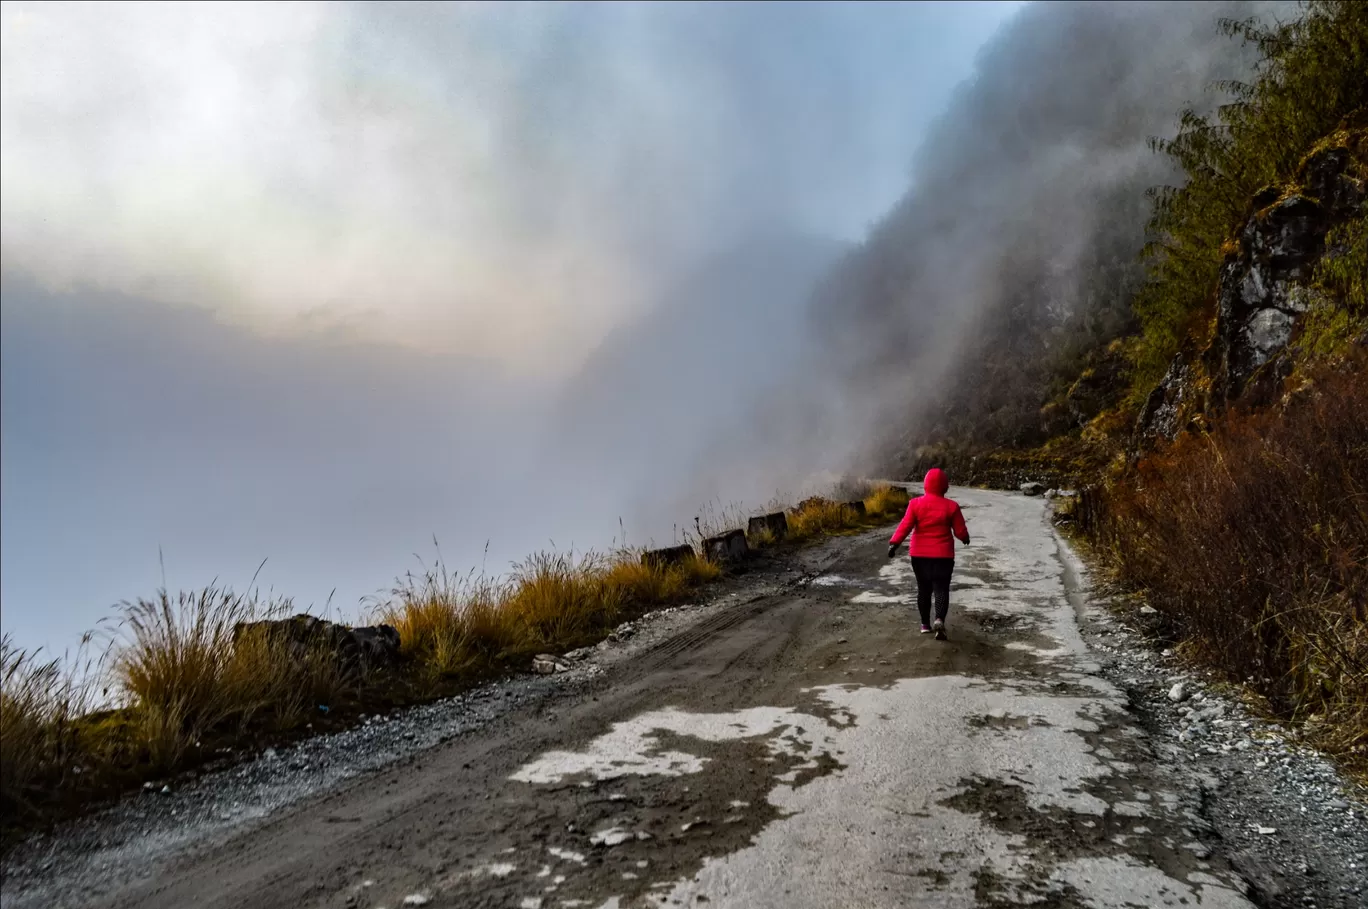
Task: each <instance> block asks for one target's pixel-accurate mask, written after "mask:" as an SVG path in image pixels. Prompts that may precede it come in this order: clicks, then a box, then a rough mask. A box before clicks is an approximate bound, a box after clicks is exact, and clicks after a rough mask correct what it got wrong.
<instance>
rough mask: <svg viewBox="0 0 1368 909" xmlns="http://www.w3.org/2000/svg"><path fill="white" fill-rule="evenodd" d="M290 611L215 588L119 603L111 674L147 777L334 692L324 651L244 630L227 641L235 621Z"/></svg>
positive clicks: (294, 719) (333, 674)
mask: <svg viewBox="0 0 1368 909" xmlns="http://www.w3.org/2000/svg"><path fill="white" fill-rule="evenodd" d="M291 606H292V603H291V602H290V601H289V600H287V599H279V600H268V601H264V602H263V601H261V600H259V599H257V598H256V597H255V596H248V595H242V594H236V593H233V592H232V591H231V590H228V589H226V588H222V587H216V586H210V587H206V588H204V589H202V590H199V591H194V592H189V593H186V592H182V593H180V594H179V595H178V596H176V597H175V598H173V597H172V596H171V595H170V594H169V593H168V592H166V591H165V590H163V591H160V592H159V593H158V595H157V597H156V598H154V599H151V600H142V599H140V600H136V601H133V602H128V603H124V604H122V608H123V613H124V621H123V633H122V635H121V636H120V638H119V639H117V640H116V642H115V644H114V650H113V651H112V653H113V661H112V671H113V676H114V679H115V681H116V682H117V683H118V685H119V686H120V688H121V689H122V690H123V692H124V693H125V694H126V695H127V696H128V697H129V699H130V706H129V709H130V712H131V714H132V716H133V717H134V718H135V721H136V723H137V724H138V725H139V726H141V728H142V731H141V739H142V742H141V743H139V744H141V745H142V746H143V747H144V748H145V749H146V751H147V755H148V758H147V759H148V761H149V762H150V764H151V765H152V766H153V767H154V768H155V769H156V770H158V771H161V772H166V771H170V770H172V769H174V768H175V767H176V766H177V765H179V763H180V762H181V759H182V758H183V757H184V756H185V754H186V752H187V751H188V750H189V749H190V748H191V747H197V746H196V745H195V743H197V742H199V741H201V740H202V739H203V738H205V737H206V736H208V735H209V734H210V733H211V732H220V731H224V730H225V729H229V730H232V729H236V730H241V729H242V728H243V727H245V726H247V725H248V724H251V723H253V722H254V721H258V720H265V721H268V722H270V723H272V724H274V725H276V726H281V727H290V726H293V725H295V724H296V723H298V722H299V721H300V718H301V717H302V716H304V715H305V714H306V713H307V712H308V710H309V708H310V707H311V706H312V705H313V704H316V703H329V702H331V701H332V700H334V699H335V698H336V697H337V695H338V694H340V693H341V692H342V690H343V689H344V688H345V687H346V686H345V683H344V681H343V679H342V678H341V675H340V673H339V670H338V667H337V661H336V659H335V655H334V654H333V653H331V652H328V651H324V650H323V649H321V648H315V649H313V650H311V651H309V652H306V653H304V654H299V653H295V652H293V651H292V650H291V649H290V648H289V647H288V646H287V645H286V643H285V642H284V641H283V640H281V639H280V638H278V637H276V638H272V637H269V636H267V635H264V634H261V633H259V632H258V633H253V632H251V631H248V632H247V633H245V634H243V635H242V636H241V638H240V639H238V640H236V641H235V640H234V634H233V630H234V627H235V626H236V625H237V624H238V623H241V622H255V621H262V620H267V619H278V618H282V617H284V616H286V615H288V614H289V613H290V612H291Z"/></svg>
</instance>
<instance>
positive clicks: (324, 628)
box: [233, 613, 399, 678]
mask: <svg viewBox="0 0 1368 909" xmlns="http://www.w3.org/2000/svg"><path fill="white" fill-rule="evenodd" d="M248 634H261V635H264V636H265V637H266V639H267V640H268V641H272V642H275V643H278V644H280V645H281V646H283V647H284V648H286V650H287V652H288V653H289V654H290V656H291V657H292V658H294V659H296V660H304V659H307V658H308V657H309V656H311V655H313V654H316V653H320V652H322V653H326V654H330V655H331V656H332V658H333V659H334V660H336V661H337V666H338V668H339V669H340V670H341V672H342V674H343V675H345V676H347V677H348V678H361V677H363V676H365V675H367V674H369V673H370V672H373V671H375V670H376V669H382V668H385V667H388V666H392V665H394V664H395V663H397V662H398V660H399V630H398V629H397V628H395V627H394V626H393V625H373V626H367V627H361V628H349V627H347V626H346V625H339V624H337V623H336V622H329V621H327V620H326V619H320V618H318V617H316V616H311V615H308V614H306V613H300V614H299V615H295V616H291V617H290V618H288V619H279V620H271V621H263V622H239V623H237V624H236V625H234V626H233V643H234V645H237V644H238V642H239V641H240V640H241V639H242V637H243V635H248Z"/></svg>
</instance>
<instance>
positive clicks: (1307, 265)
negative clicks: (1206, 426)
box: [1215, 132, 1368, 400]
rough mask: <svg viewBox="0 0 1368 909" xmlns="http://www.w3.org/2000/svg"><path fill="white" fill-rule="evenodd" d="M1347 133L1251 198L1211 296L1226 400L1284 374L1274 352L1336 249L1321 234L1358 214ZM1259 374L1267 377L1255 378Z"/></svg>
mask: <svg viewBox="0 0 1368 909" xmlns="http://www.w3.org/2000/svg"><path fill="white" fill-rule="evenodd" d="M1354 135H1355V134H1354V133H1353V132H1350V133H1346V134H1345V136H1344V137H1343V138H1344V139H1345V141H1344V143H1343V144H1340V143H1338V142H1327V143H1323V144H1322V147H1321V148H1319V149H1318V150H1317V151H1315V152H1314V153H1312V154H1311V155H1308V156H1307V158H1306V160H1305V161H1304V162H1302V165H1301V167H1300V168H1299V169H1298V173H1297V177H1298V179H1297V181H1296V182H1295V183H1294V184H1292V185H1291V186H1289V187H1285V188H1281V189H1280V188H1278V187H1269V188H1268V189H1265V190H1263V191H1262V192H1260V193H1259V194H1258V195H1256V196H1255V197H1254V209H1255V210H1254V214H1253V215H1252V216H1251V217H1250V218H1249V220H1248V221H1246V222H1245V225H1244V228H1243V229H1242V230H1241V231H1240V234H1239V238H1238V239H1239V242H1238V244H1237V248H1236V249H1234V250H1232V251H1231V252H1230V253H1229V254H1228V255H1227V256H1226V261H1225V263H1224V264H1223V265H1222V267H1221V279H1220V285H1219V289H1218V290H1217V297H1216V299H1217V315H1216V320H1217V321H1216V335H1217V336H1216V339H1215V343H1216V344H1217V346H1218V349H1219V353H1220V364H1219V373H1218V388H1217V391H1218V392H1219V393H1220V394H1221V396H1222V397H1224V398H1226V399H1227V400H1233V399H1235V398H1238V397H1241V396H1242V395H1244V394H1245V393H1246V392H1247V391H1249V390H1251V386H1252V385H1262V386H1265V387H1261V388H1259V389H1258V391H1259V392H1260V393H1261V395H1262V396H1266V395H1267V393H1268V391H1269V390H1270V388H1269V387H1267V386H1272V385H1274V384H1275V383H1276V382H1277V381H1278V380H1279V379H1280V378H1282V376H1283V375H1284V374H1285V372H1286V369H1287V368H1288V364H1286V363H1285V362H1282V361H1280V357H1279V355H1280V354H1281V353H1282V351H1283V350H1285V349H1286V347H1287V344H1288V342H1289V341H1290V340H1291V339H1292V332H1293V329H1294V328H1295V327H1296V324H1297V322H1298V320H1299V318H1300V316H1301V315H1302V314H1303V313H1305V312H1306V311H1307V310H1308V309H1309V308H1310V307H1311V306H1312V304H1313V303H1314V302H1315V299H1316V298H1315V291H1314V290H1313V289H1312V288H1311V279H1312V276H1313V272H1314V271H1315V269H1316V266H1317V265H1319V264H1320V262H1321V261H1322V259H1324V258H1325V257H1326V255H1327V253H1332V254H1333V252H1335V251H1334V250H1327V249H1326V234H1327V233H1328V232H1329V231H1330V230H1331V229H1332V228H1333V227H1335V226H1336V225H1337V224H1339V223H1341V222H1344V221H1346V220H1349V219H1351V218H1361V217H1363V216H1364V209H1365V204H1366V203H1368V185H1365V184H1366V182H1368V181H1365V179H1364V174H1363V162H1361V161H1357V160H1356V158H1355V155H1354V154H1353V152H1352V151H1351V146H1352V145H1353V144H1354V142H1355V141H1357V142H1360V143H1361V142H1362V141H1363V137H1362V135H1361V132H1360V134H1359V135H1358V138H1357V139H1355V138H1354ZM1265 366H1268V368H1266V369H1265ZM1261 370H1263V372H1264V373H1265V374H1266V378H1265V375H1256V374H1257V373H1259V372H1260V371H1261Z"/></svg>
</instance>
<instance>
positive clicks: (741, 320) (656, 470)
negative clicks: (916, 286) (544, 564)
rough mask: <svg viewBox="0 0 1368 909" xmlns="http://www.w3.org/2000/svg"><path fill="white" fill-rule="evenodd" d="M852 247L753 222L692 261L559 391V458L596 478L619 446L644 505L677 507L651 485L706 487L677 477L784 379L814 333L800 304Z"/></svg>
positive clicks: (693, 468)
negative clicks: (736, 237)
mask: <svg viewBox="0 0 1368 909" xmlns="http://www.w3.org/2000/svg"><path fill="white" fill-rule="evenodd" d="M848 248H849V247H848V245H847V244H844V243H842V242H840V241H837V240H833V239H830V238H824V237H817V236H812V235H808V234H802V233H796V232H791V231H785V230H773V231H768V232H756V233H752V234H750V235H749V236H748V237H746V238H745V239H743V240H742V241H741V242H739V243H737V244H735V245H731V246H728V247H727V248H725V249H722V250H719V251H717V252H715V253H714V254H712V255H709V256H707V257H705V258H704V259H702V260H701V261H699V262H697V263H696V264H695V265H693V266H692V267H690V268H688V269H686V270H685V271H684V272H683V273H682V274H680V275H679V276H678V277H677V278H676V279H675V280H674V281H673V282H672V283H671V286H669V287H667V288H666V289H665V290H664V291H663V292H662V293H661V294H660V295H659V297H658V298H656V299H654V300H652V301H650V303H649V305H647V306H645V307H644V308H643V310H642V313H641V314H640V316H639V317H638V318H636V319H635V320H633V321H631V322H629V323H627V324H625V325H622V326H620V327H619V328H617V329H616V330H614V331H613V332H611V333H609V335H608V336H607V337H606V338H605V339H604V341H603V342H602V343H601V344H600V345H599V346H598V348H597V349H596V350H595V352H594V354H593V355H592V356H591V357H590V358H589V359H588V360H587V361H586V363H585V365H584V366H583V368H582V369H581V370H580V371H579V372H578V373H577V374H576V375H575V376H574V377H573V378H572V379H571V380H570V381H569V382H568V383H566V385H565V386H564V388H563V389H562V390H561V391H560V393H559V394H558V396H557V398H556V400H555V403H554V405H553V406H552V407H551V409H550V412H551V413H552V414H553V417H552V420H553V425H552V427H551V437H552V438H555V439H557V440H558V443H557V444H558V446H559V447H558V458H559V459H560V460H561V461H562V462H563V463H567V464H568V465H570V466H572V468H573V467H581V468H583V470H581V471H580V472H579V474H578V475H579V476H581V477H587V476H592V475H594V474H595V473H596V471H594V470H592V469H590V464H591V463H592V462H593V461H595V460H596V459H603V458H604V457H608V456H611V458H612V459H613V461H614V463H616V464H618V465H619V468H618V470H617V471H616V472H615V473H616V474H617V475H616V476H615V481H616V482H621V481H622V480H623V479H624V477H629V478H630V480H631V485H632V486H633V488H636V489H639V490H642V493H641V498H642V505H641V508H642V509H643V510H644V511H647V512H649V511H651V510H653V509H662V508H666V507H668V506H667V505H666V504H665V502H664V501H663V500H662V499H660V498H656V497H655V496H653V495H652V492H651V491H652V489H653V488H655V489H659V490H661V491H662V493H664V492H665V491H666V490H668V496H669V498H670V499H675V500H679V501H681V502H682V501H685V500H686V499H687V497H690V496H693V495H695V494H697V493H698V490H697V489H677V488H674V486H673V485H672V484H675V483H677V481H678V480H679V478H680V477H685V476H698V475H699V473H700V471H702V473H706V470H702V469H701V468H699V467H698V465H697V463H696V462H697V460H698V459H700V458H703V459H706V451H707V450H708V446H709V445H710V444H711V443H712V442H713V441H714V440H715V438H716V437H717V436H718V435H724V436H725V435H727V431H728V429H730V428H732V427H734V426H736V425H738V424H746V423H747V422H748V421H749V418H750V416H751V414H752V410H753V407H754V401H755V399H756V396H757V395H763V394H765V393H767V392H779V391H781V390H782V389H784V388H785V387H786V386H787V384H788V378H789V377H790V376H791V375H792V374H793V372H794V370H795V368H796V367H798V366H799V365H800V358H801V357H802V356H803V351H804V347H803V345H804V343H805V341H806V337H805V333H804V328H805V326H804V321H803V319H802V318H801V314H802V312H803V304H804V302H805V301H806V300H808V299H809V298H810V297H811V295H812V293H813V290H814V288H815V286H816V284H817V282H818V280H820V278H821V277H822V276H823V275H824V274H826V273H828V272H829V270H830V269H831V268H832V267H833V265H834V264H835V263H836V261H837V260H838V259H839V257H840V256H841V255H842V254H844V253H845V252H847V250H848ZM735 463H736V461H735V460H731V459H729V460H728V461H727V464H728V465H729V466H732V465H734V464H735ZM705 480H706V478H705ZM703 498H704V499H706V498H707V495H706V491H705V493H704V495H703ZM697 504H698V501H697V500H688V503H687V505H683V506H682V507H684V508H689V507H693V506H695V505H697ZM665 513H666V514H672V515H673V516H674V517H678V515H677V514H676V513H674V512H669V511H666V512H665Z"/></svg>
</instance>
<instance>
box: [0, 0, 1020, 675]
mask: <svg viewBox="0 0 1368 909" xmlns="http://www.w3.org/2000/svg"><path fill="white" fill-rule="evenodd" d="M1019 6H1020V4H1010V3H1009V4H978V3H951V4H901V5H894V4H860V3H833V4H817V3H801V4H779V3H760V4H725V5H724V4H707V3H704V4H685V3H680V4H527V3H518V4H488V3H454V4H405V3H382V4H368V3H355V4H313V3H297V4H269V5H268V4H248V3H225V4H213V3H195V4H174V3H157V4H122V3H90V4H83V3H71V4H62V5H56V4H24V3H8V2H7V3H3V4H0V316H2V317H3V325H2V326H0V342H2V343H3V356H0V368H2V369H3V375H2V376H0V394H2V395H3V401H2V402H0V422H2V424H3V425H2V426H0V445H2V446H3V451H0V484H2V486H3V489H2V492H0V502H2V507H0V520H2V522H3V527H0V562H2V564H0V613H2V618H3V626H4V631H5V633H6V634H10V635H13V637H14V639H15V640H16V641H17V642H18V643H20V644H21V645H23V646H39V645H45V646H48V647H49V648H53V649H61V648H62V647H65V646H67V645H68V644H70V643H71V642H72V641H73V640H74V639H75V637H76V635H78V634H79V633H80V632H82V631H84V630H85V629H87V628H89V627H91V626H92V625H93V624H94V623H95V622H96V621H97V620H99V619H101V618H105V617H107V616H110V615H112V614H113V613H112V612H111V607H112V606H113V604H115V603H117V602H118V601H120V600H123V599H128V598H133V597H138V596H148V595H150V594H151V593H152V592H153V591H154V590H155V589H156V587H157V586H159V585H160V584H161V583H163V579H164V580H165V582H166V583H167V584H169V585H170V586H171V587H172V588H173V589H174V588H178V587H197V586H201V585H204V584H207V583H210V582H211V581H213V580H215V579H218V580H220V581H224V582H227V583H230V584H233V585H236V586H238V587H241V586H244V585H245V584H247V583H248V582H249V580H250V579H251V578H252V577H253V574H254V572H256V570H257V566H258V565H259V564H260V563H261V562H262V560H266V565H265V567H264V568H263V569H262V570H261V572H260V575H259V583H260V585H261V586H262V587H263V588H268V587H269V588H273V589H275V590H276V591H277V592H280V593H284V594H288V595H292V596H294V597H296V599H297V602H298V603H299V605H300V606H301V607H303V606H311V607H312V608H314V609H316V610H319V609H322V607H323V606H324V604H325V603H330V604H331V607H332V608H333V609H335V610H338V611H340V612H341V614H343V615H344V616H347V617H351V616H354V615H356V614H357V610H358V606H357V604H358V601H359V600H360V599H361V598H362V597H364V596H366V595H368V594H373V593H376V592H378V591H381V590H383V589H385V588H386V587H388V585H389V582H390V581H391V580H392V579H393V578H394V577H395V576H396V575H397V574H399V573H401V572H403V571H404V570H406V569H407V568H410V567H413V566H414V565H416V561H415V554H418V555H421V556H422V557H423V558H426V559H429V560H430V559H431V558H433V557H434V556H435V555H436V553H437V550H436V549H435V548H434V546H433V540H434V538H435V539H436V540H437V542H438V543H439V544H440V553H441V556H442V557H443V558H444V559H445V560H446V561H447V563H448V564H449V565H450V566H452V567H453V568H455V569H457V570H464V569H466V568H470V567H476V568H479V567H480V566H481V565H483V566H484V567H485V568H486V570H493V571H501V570H504V569H505V568H506V567H507V565H508V564H509V562H510V561H511V560H513V559H516V558H519V557H521V556H523V555H525V554H526V553H528V552H530V551H532V550H534V549H537V548H541V547H545V546H550V545H555V546H557V547H560V548H566V547H568V546H575V547H577V548H583V547H585V546H594V547H601V546H604V545H609V544H611V543H613V542H614V541H617V542H621V541H622V539H621V538H622V536H623V535H624V534H625V536H626V541H627V542H628V543H643V542H646V541H648V540H652V541H655V542H671V540H670V539H668V537H670V536H671V534H672V533H673V532H674V528H675V526H676V525H677V524H683V523H687V522H689V521H690V520H691V515H692V513H693V512H694V511H696V509H697V507H698V506H699V505H702V504H704V502H703V501H702V500H703V499H705V498H707V497H709V496H717V497H725V496H743V497H746V496H753V495H754V494H756V493H758V492H759V491H760V490H762V489H764V488H766V484H773V485H774V486H776V487H777V486H778V485H779V484H781V483H782V482H783V481H784V480H785V479H787V478H786V477H785V478H781V477H780V476H779V475H778V474H777V473H776V472H769V471H768V470H767V467H766V466H765V465H763V464H760V465H757V464H755V463H753V460H754V459H750V460H751V461H752V462H751V463H748V462H747V457H746V454H747V453H746V452H745V451H738V452H735V453H733V454H732V455H731V456H729V459H728V460H727V461H726V462H725V463H723V462H719V461H717V460H716V459H715V458H711V457H710V456H709V455H708V452H710V451H712V450H713V449H712V447H711V446H710V445H709V444H706V443H705V441H704V440H705V439H707V438H708V437H710V436H716V435H717V434H718V433H722V434H724V435H725V434H726V433H727V431H728V429H727V428H728V427H729V426H731V425H734V424H735V421H737V420H741V419H748V418H753V417H754V410H753V408H752V407H748V403H749V402H751V401H752V400H760V399H759V398H753V395H752V392H753V390H754V389H755V388H756V387H759V386H764V385H765V384H766V383H767V382H768V383H769V384H770V385H771V386H772V385H773V384H774V383H776V382H780V381H782V376H783V375H784V374H785V373H786V371H791V370H792V369H794V368H799V367H800V366H801V364H798V363H796V362H795V360H796V358H797V357H798V355H799V350H800V348H799V346H798V344H799V342H798V340H797V337H796V333H795V332H793V331H789V330H787V328H783V326H789V325H791V324H793V323H796V322H797V321H798V320H799V318H800V312H801V310H802V307H803V306H804V304H805V302H806V297H807V290H808V288H809V286H810V284H811V283H812V282H813V281H814V280H816V278H817V276H818V275H819V273H820V272H821V271H822V269H823V267H824V266H825V264H827V263H828V262H829V261H834V259H835V257H836V256H838V255H839V254H840V253H841V251H842V250H843V249H844V248H846V246H847V245H848V244H851V243H854V242H858V241H859V240H860V239H861V238H862V237H863V236H864V234H865V232H866V231H867V230H868V228H869V226H870V225H871V224H873V223H874V222H875V221H876V220H877V219H879V218H880V217H881V216H882V215H883V214H884V212H885V211H886V210H887V209H888V207H889V206H891V205H892V204H893V203H894V202H895V201H896V200H897V199H898V198H899V197H900V196H901V195H902V194H903V193H904V192H905V191H906V190H907V188H908V184H909V180H910V179H911V176H910V174H911V161H912V160H913V154H914V151H915V149H916V148H917V146H918V143H919V141H920V139H921V137H922V136H923V135H924V134H925V132H926V130H927V129H928V127H929V125H930V124H931V123H932V122H933V121H934V120H935V118H936V117H937V116H938V115H940V114H941V113H942V112H943V110H944V109H945V107H946V105H947V103H948V102H949V99H950V98H951V95H952V91H953V90H954V89H955V87H956V85H958V84H960V83H962V82H963V81H964V80H966V79H968V78H969V77H970V76H971V75H972V73H973V68H974V65H975V55H976V53H977V52H978V50H979V49H980V48H981V47H982V46H983V44H984V42H985V41H987V40H988V39H989V38H990V37H991V36H992V35H993V34H994V33H995V31H996V30H997V29H998V28H999V27H1000V26H1001V25H1002V24H1003V23H1004V22H1005V21H1007V20H1008V19H1010V18H1011V17H1012V16H1013V15H1014V14H1015V13H1016V12H1017V10H1018V8H1019ZM738 250H739V251H742V252H740V253H738V252H737V251H738ZM724 342H727V343H724ZM728 344H730V346H727V345H728ZM723 350H725V352H726V353H725V356H722V355H721V354H719V351H723ZM748 414H749V415H750V416H749V417H748V416H747V415H748ZM643 440H645V441H646V442H648V443H649V444H643ZM811 454H813V457H811V458H808V459H807V463H806V464H804V465H802V466H806V467H812V466H814V465H816V464H818V463H819V462H821V461H822V460H823V458H824V457H826V458H827V460H832V459H833V458H834V457H835V455H834V454H831V453H825V454H824V453H822V452H816V451H814V452H812V453H811ZM828 455H829V456H828ZM741 468H744V471H745V473H746V475H747V477H748V479H747V482H746V483H745V484H737V483H730V484H729V483H728V482H724V481H723V479H724V478H726V477H729V476H733V475H739V474H738V471H739V470H740V469H741ZM776 491H778V490H777V489H776ZM716 501H717V502H718V503H722V504H725V503H723V500H722V499H721V498H719V499H717V500H716ZM666 503H668V506H669V507H671V508H675V509H677V510H680V511H687V510H688V509H692V511H687V513H680V514H674V513H670V514H666V513H664V511H663V509H664V508H666V507H667V504H666ZM695 503H697V504H695ZM163 570H164V572H165V574H164V575H163Z"/></svg>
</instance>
